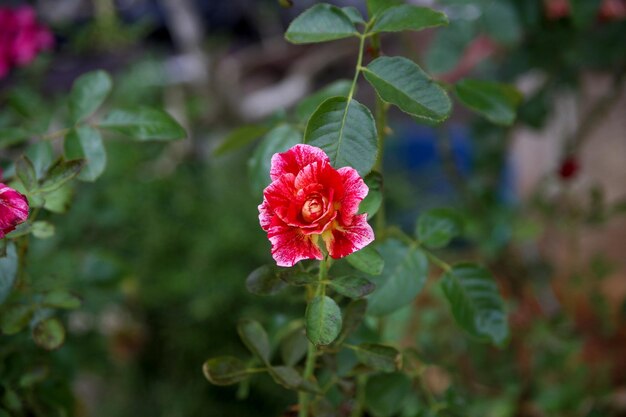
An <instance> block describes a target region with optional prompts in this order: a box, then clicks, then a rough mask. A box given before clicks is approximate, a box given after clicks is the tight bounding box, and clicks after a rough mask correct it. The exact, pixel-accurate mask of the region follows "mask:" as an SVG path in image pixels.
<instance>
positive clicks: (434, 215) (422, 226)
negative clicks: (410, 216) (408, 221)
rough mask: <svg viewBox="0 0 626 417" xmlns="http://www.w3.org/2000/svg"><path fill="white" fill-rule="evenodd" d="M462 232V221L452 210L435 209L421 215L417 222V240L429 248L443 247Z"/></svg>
mask: <svg viewBox="0 0 626 417" xmlns="http://www.w3.org/2000/svg"><path fill="white" fill-rule="evenodd" d="M462 231H463V220H462V219H461V216H460V215H459V214H458V213H457V212H456V211H455V210H453V209H449V208H435V209H432V210H428V211H427V212H426V213H424V214H422V215H421V216H420V217H419V219H418V221H417V230H416V234H417V238H418V239H419V240H420V242H422V243H423V244H425V245H426V246H428V247H429V248H433V249H437V248H443V247H445V246H446V245H447V244H448V243H450V241H451V240H452V239H454V238H455V237H457V236H459V235H460V234H461V233H462Z"/></svg>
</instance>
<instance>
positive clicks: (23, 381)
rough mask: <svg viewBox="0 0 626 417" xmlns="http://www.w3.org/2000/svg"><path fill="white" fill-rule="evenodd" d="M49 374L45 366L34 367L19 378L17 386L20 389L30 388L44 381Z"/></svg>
mask: <svg viewBox="0 0 626 417" xmlns="http://www.w3.org/2000/svg"><path fill="white" fill-rule="evenodd" d="M49 373H50V371H49V369H48V367H47V366H45V365H40V366H34V367H32V368H30V369H29V370H28V371H26V372H25V373H24V374H22V375H21V376H20V382H19V385H20V387H22V388H28V387H32V386H33V385H35V384H38V383H40V382H43V381H45V380H46V378H47V377H48V375H49Z"/></svg>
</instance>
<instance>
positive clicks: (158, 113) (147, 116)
mask: <svg viewBox="0 0 626 417" xmlns="http://www.w3.org/2000/svg"><path fill="white" fill-rule="evenodd" d="M98 127H100V128H102V129H106V130H109V131H112V132H115V133H121V134H122V135H126V136H129V137H131V138H132V139H136V140H139V141H145V140H162V141H169V140H176V139H183V138H185V137H186V136H187V133H186V132H185V129H183V127H182V126H181V125H180V124H179V123H178V122H177V121H176V120H174V118H173V117H172V116H170V115H169V114H167V113H166V112H164V111H163V110H158V109H152V108H148V107H140V108H138V109H134V110H113V111H112V112H111V113H109V114H108V115H107V116H106V117H105V118H104V120H102V121H101V122H100V124H99V125H98Z"/></svg>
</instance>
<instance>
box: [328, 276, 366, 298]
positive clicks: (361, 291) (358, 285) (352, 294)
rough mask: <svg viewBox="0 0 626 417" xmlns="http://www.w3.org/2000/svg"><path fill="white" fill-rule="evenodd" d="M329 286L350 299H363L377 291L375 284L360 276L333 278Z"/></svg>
mask: <svg viewBox="0 0 626 417" xmlns="http://www.w3.org/2000/svg"><path fill="white" fill-rule="evenodd" d="M328 285H329V286H330V287H331V288H332V289H333V290H335V291H337V292H338V293H339V294H341V295H344V296H346V297H348V298H363V297H365V296H366V295H368V294H371V293H372V291H374V290H375V289H376V286H375V285H374V284H372V283H371V282H369V281H368V280H367V279H365V278H363V277H358V276H345V277H338V278H333V279H332V280H331V281H330V282H329V283H328Z"/></svg>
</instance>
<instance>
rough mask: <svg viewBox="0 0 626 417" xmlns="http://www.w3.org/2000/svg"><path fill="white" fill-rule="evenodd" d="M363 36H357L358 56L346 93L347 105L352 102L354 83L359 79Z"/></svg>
mask: <svg viewBox="0 0 626 417" xmlns="http://www.w3.org/2000/svg"><path fill="white" fill-rule="evenodd" d="M365 37H366V36H365V35H362V34H361V35H359V56H358V58H357V60H356V71H354V78H353V79H352V85H351V86H350V91H349V92H348V104H349V103H350V100H352V96H354V92H355V90H356V82H357V80H358V79H359V74H360V73H361V69H362V68H363V67H362V65H361V64H362V63H363V50H364V49H365Z"/></svg>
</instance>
